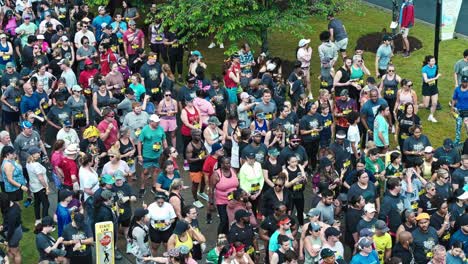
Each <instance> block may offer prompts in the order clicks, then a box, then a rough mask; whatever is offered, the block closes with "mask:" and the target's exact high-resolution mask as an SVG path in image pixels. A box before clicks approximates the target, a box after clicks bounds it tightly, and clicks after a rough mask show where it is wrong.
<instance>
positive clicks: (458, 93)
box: [452, 86, 468, 110]
mask: <svg viewBox="0 0 468 264" xmlns="http://www.w3.org/2000/svg"><path fill="white" fill-rule="evenodd" d="M452 99H453V100H457V104H456V105H455V106H456V107H457V108H458V110H468V91H462V89H461V87H460V86H458V87H457V88H455V91H454V92H453V97H452Z"/></svg>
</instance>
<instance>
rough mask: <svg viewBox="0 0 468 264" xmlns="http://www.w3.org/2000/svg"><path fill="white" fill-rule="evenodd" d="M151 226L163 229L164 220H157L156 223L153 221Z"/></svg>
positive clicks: (164, 225)
mask: <svg viewBox="0 0 468 264" xmlns="http://www.w3.org/2000/svg"><path fill="white" fill-rule="evenodd" d="M153 227H154V228H155V229H163V228H164V227H166V224H165V223H164V222H158V223H154V225H153Z"/></svg>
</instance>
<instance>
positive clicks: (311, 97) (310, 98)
mask: <svg viewBox="0 0 468 264" xmlns="http://www.w3.org/2000/svg"><path fill="white" fill-rule="evenodd" d="M309 100H311V101H312V100H314V96H313V95H312V93H310V94H309Z"/></svg>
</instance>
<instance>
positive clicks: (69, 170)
mask: <svg viewBox="0 0 468 264" xmlns="http://www.w3.org/2000/svg"><path fill="white" fill-rule="evenodd" d="M58 167H59V168H60V169H62V171H63V184H64V185H66V186H69V187H72V186H73V181H72V177H71V176H72V175H75V176H76V179H77V181H78V183H79V181H80V178H79V177H78V167H77V166H76V162H75V161H74V160H72V159H69V158H67V157H64V158H63V160H62V163H60V165H59V166H58Z"/></svg>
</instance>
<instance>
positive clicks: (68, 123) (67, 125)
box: [63, 119, 72, 127]
mask: <svg viewBox="0 0 468 264" xmlns="http://www.w3.org/2000/svg"><path fill="white" fill-rule="evenodd" d="M63 126H64V127H71V126H72V125H71V122H70V120H68V119H67V120H65V121H63Z"/></svg>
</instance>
